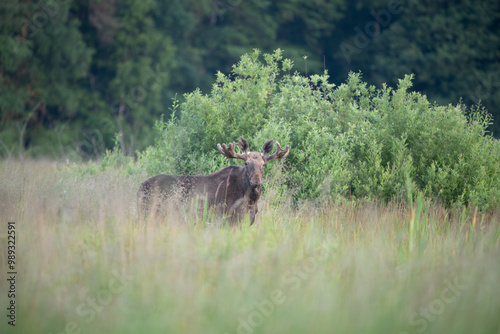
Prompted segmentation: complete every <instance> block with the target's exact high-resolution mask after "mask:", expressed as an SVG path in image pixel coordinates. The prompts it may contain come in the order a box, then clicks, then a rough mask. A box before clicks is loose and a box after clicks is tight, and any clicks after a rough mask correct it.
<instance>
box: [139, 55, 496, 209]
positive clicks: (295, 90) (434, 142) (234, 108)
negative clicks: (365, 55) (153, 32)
mask: <svg viewBox="0 0 500 334" xmlns="http://www.w3.org/2000/svg"><path fill="white" fill-rule="evenodd" d="M263 58H264V61H263V60H262V57H261V56H260V52H259V51H258V50H255V51H254V52H253V53H252V54H245V55H244V56H243V57H242V58H241V61H240V62H239V63H237V64H236V65H235V66H234V67H233V70H232V73H231V75H229V76H228V75H225V74H223V73H220V72H219V73H218V74H217V81H216V83H215V84H214V85H213V87H212V90H211V92H210V93H209V94H206V95H205V94H202V93H201V92H200V91H199V90H196V91H194V92H192V93H189V94H186V96H185V97H184V102H182V103H180V104H174V107H173V109H172V118H170V119H168V120H166V121H159V122H157V125H156V128H157V130H158V131H159V134H160V138H159V139H158V140H157V143H156V145H155V146H154V147H150V148H149V149H147V150H146V151H145V152H144V153H143V154H141V155H140V159H139V163H140V164H141V165H144V166H145V167H146V169H147V171H148V173H150V174H155V173H161V172H168V173H208V172H212V171H215V170H217V169H218V168H221V167H222V166H226V165H228V162H227V161H226V159H225V158H224V157H223V156H222V155H221V154H219V153H218V151H217V149H216V144H217V143H223V142H224V143H227V142H232V141H233V140H237V138H238V137H239V136H240V135H241V136H244V137H245V138H247V139H248V140H249V142H250V144H251V148H252V150H260V148H261V145H262V144H263V143H264V142H265V141H266V140H268V139H274V140H278V141H279V142H280V143H282V144H283V145H290V146H291V153H290V155H289V156H288V157H287V158H286V159H285V160H284V161H283V162H282V163H283V164H284V166H283V168H284V169H285V171H284V173H283V174H284V175H285V177H284V178H283V180H281V181H282V182H283V183H285V184H286V185H287V186H288V189H291V190H294V191H295V192H296V198H298V199H305V198H332V199H336V198H346V197H349V196H356V197H361V198H368V199H375V198H385V199H390V198H395V197H401V196H403V197H404V198H407V196H413V195H414V194H415V192H416V191H421V192H423V193H424V194H425V195H426V196H429V197H431V196H432V197H436V198H440V199H442V200H443V201H445V202H447V203H455V202H459V203H463V204H472V205H478V206H480V207H483V208H489V207H492V206H496V205H498V204H499V203H500V143H499V142H498V140H496V139H494V138H493V137H491V136H489V135H487V134H486V128H487V127H488V125H489V123H490V120H491V119H490V116H489V115H488V114H487V113H485V112H484V111H483V110H481V109H473V110H468V109H466V108H465V107H464V106H463V105H461V104H457V105H448V106H440V105H437V104H433V103H430V102H429V101H428V99H427V98H426V97H425V96H424V95H422V94H420V93H418V92H411V91H409V88H410V87H411V85H412V77H411V76H406V77H405V78H403V79H401V80H399V84H398V86H397V88H395V89H392V88H390V87H388V86H387V85H383V86H382V87H381V88H380V89H377V88H375V87H374V86H369V85H367V84H366V83H365V82H363V81H362V80H361V75H360V74H357V73H351V74H350V75H349V78H348V80H347V81H346V82H345V83H343V84H341V85H339V86H336V85H334V84H332V83H330V82H329V77H328V75H327V74H326V73H325V74H323V75H312V76H304V75H302V74H300V73H298V72H295V73H292V70H293V69H292V67H293V63H292V61H291V60H289V59H283V57H282V52H281V50H279V49H278V50H276V51H275V52H274V53H273V54H265V55H264V56H263ZM176 115H180V116H179V118H177V117H176ZM268 173H271V174H272V171H271V172H268Z"/></svg>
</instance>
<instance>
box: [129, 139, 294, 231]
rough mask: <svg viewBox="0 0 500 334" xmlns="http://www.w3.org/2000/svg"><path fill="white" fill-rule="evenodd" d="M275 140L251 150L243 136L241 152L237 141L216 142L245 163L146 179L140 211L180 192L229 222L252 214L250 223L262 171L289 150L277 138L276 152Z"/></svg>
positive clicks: (227, 154) (224, 150)
mask: <svg viewBox="0 0 500 334" xmlns="http://www.w3.org/2000/svg"><path fill="white" fill-rule="evenodd" d="M273 146H274V145H273V140H272V139H271V140H268V141H266V142H265V143H264V145H263V146H262V151H261V152H260V153H259V152H250V147H249V145H248V142H247V141H246V140H245V138H243V137H240V138H239V140H238V147H239V149H240V152H242V153H241V154H238V153H236V152H235V150H234V149H235V143H234V142H233V143H230V144H229V147H228V146H226V144H222V146H221V145H220V144H217V149H218V150H219V152H220V153H221V154H222V155H224V156H225V157H227V158H230V159H241V160H243V161H244V162H245V166H235V165H233V166H228V167H225V168H223V169H221V170H219V171H217V172H215V173H212V174H210V175H206V176H192V175H166V174H160V175H156V176H153V177H151V178H149V179H147V180H146V181H144V182H143V183H142V184H141V186H140V188H139V191H138V193H137V197H138V204H139V210H140V211H141V213H143V214H144V215H147V214H148V212H149V211H151V207H152V206H153V204H154V203H157V204H159V203H161V202H162V201H164V200H166V199H167V198H169V197H172V195H174V194H177V195H179V196H180V198H181V199H184V200H185V199H189V198H191V199H193V198H196V197H198V198H199V199H201V200H202V201H207V204H208V206H207V207H208V208H217V209H220V212H221V213H223V214H224V215H225V216H226V217H228V218H229V222H230V223H231V224H232V225H233V224H237V223H239V222H241V221H242V219H243V217H244V215H245V214H246V213H249V215H250V225H252V224H253V223H254V222H255V215H256V214H257V211H258V208H257V202H258V201H259V198H260V195H261V192H262V174H263V173H264V168H265V166H266V163H267V162H268V161H270V160H274V159H283V158H285V157H286V156H287V155H288V153H289V152H290V147H289V146H288V145H287V146H286V147H285V149H284V150H283V149H281V146H280V144H279V143H278V142H277V141H276V152H275V153H274V154H272V155H269V154H270V153H271V151H272V150H273Z"/></svg>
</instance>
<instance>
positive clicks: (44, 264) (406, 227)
mask: <svg viewBox="0 0 500 334" xmlns="http://www.w3.org/2000/svg"><path fill="white" fill-rule="evenodd" d="M86 170H87V167H86V165H76V166H75V165H68V164H62V163H54V162H25V163H24V164H20V163H18V162H13V161H3V162H1V163H0V180H1V181H0V185H1V187H0V203H1V204H0V216H1V217H2V222H1V223H2V225H1V226H2V227H1V233H2V234H1V235H2V238H1V242H0V253H1V254H2V255H1V257H0V259H1V261H0V267H1V271H2V277H5V276H6V273H7V271H8V269H7V256H6V254H7V222H9V221H13V222H15V233H16V234H15V235H16V248H15V266H16V270H17V276H16V281H15V290H16V296H15V302H16V320H15V327H13V326H11V325H9V324H8V321H9V318H8V317H6V315H7V314H8V312H9V311H8V310H7V309H6V307H7V305H9V304H8V303H9V299H8V296H7V291H8V290H9V288H10V285H9V284H10V283H9V282H8V281H7V280H6V279H2V280H1V283H0V291H1V295H0V301H1V303H0V304H1V305H2V313H3V314H2V317H1V319H2V320H1V324H0V328H1V330H0V332H1V333H46V334H49V333H53V334H55V333H139V332H140V333H395V334H400V333H467V334H469V333H500V265H499V264H500V262H499V261H500V260H499V259H500V245H499V244H500V225H499V222H500V212H499V211H498V210H497V211H491V210H490V211H481V210H477V209H475V208H474V207H471V206H470V207H469V206H459V205H455V206H453V205H452V206H443V205H442V204H440V203H439V202H438V201H434V200H431V199H427V198H424V197H423V196H421V195H417V196H415V198H413V199H412V200H411V201H409V202H408V203H406V204H404V203H402V202H393V201H389V202H380V203H379V202H375V201H368V200H365V201H338V202H312V201H311V202H300V203H296V202H293V200H292V197H291V196H288V195H287V194H286V193H277V192H275V191H273V189H272V188H268V189H265V190H264V195H263V198H262V199H261V202H260V212H259V214H258V217H257V222H258V223H257V224H256V225H253V226H251V227H250V226H248V224H243V225H242V226H241V227H233V228H231V227H229V226H227V225H224V224H220V223H219V221H218V220H217V218H214V217H210V216H209V215H203V216H202V215H199V216H198V215H189V213H186V214H185V215H183V214H180V215H177V216H169V217H166V218H163V219H156V220H149V221H146V222H139V221H138V220H137V219H136V209H135V195H136V191H137V188H138V186H139V184H140V182H141V181H142V180H143V178H144V175H142V176H127V174H126V173H124V172H123V171H122V170H120V169H109V170H107V171H106V170H105V171H98V172H88V173H86V172H82V171H86ZM267 177H268V178H272V175H271V173H269V175H268V176H267ZM277 196H280V198H279V201H277V200H276V197H277Z"/></svg>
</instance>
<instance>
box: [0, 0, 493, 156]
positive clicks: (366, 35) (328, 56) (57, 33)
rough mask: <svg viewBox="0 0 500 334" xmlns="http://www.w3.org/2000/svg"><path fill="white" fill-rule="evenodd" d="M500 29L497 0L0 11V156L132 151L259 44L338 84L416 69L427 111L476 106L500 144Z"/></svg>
mask: <svg viewBox="0 0 500 334" xmlns="http://www.w3.org/2000/svg"><path fill="white" fill-rule="evenodd" d="M498 31H500V3H499V2H498V1H494V0H491V1H490V0H482V1H479V2H476V1H472V0H461V1H445V0H438V1H429V0H413V1H408V2H407V1H400V2H398V1H396V0H384V1H378V0H376V1H373V0H372V1H368V0H358V1H348V0H314V1H311V0H307V1H306V0H289V1H268V0H254V1H244V0H198V1H192V0H185V1H181V0H169V1H160V0H146V1H131V0H109V1H90V0H76V1H68V0H45V1H12V0H10V1H2V2H1V4H0V41H1V43H0V117H1V125H0V156H2V157H9V156H20V157H21V158H22V157H23V156H47V157H51V158H63V157H64V158H70V159H81V158H83V159H89V158H92V159H93V158H99V157H101V156H102V155H103V153H104V152H105V150H106V149H107V148H111V147H113V146H114V145H115V139H116V138H118V142H117V144H118V145H119V146H120V148H121V151H122V152H125V153H126V154H128V155H132V154H134V153H135V152H136V151H137V150H143V149H144V148H145V147H147V146H149V145H151V144H153V142H154V135H155V133H154V131H152V130H151V129H152V126H153V123H154V121H155V120H158V119H160V117H161V115H162V114H164V115H166V116H169V115H170V114H171V111H170V109H171V108H172V101H173V100H172V99H173V98H174V97H176V96H177V99H178V100H179V101H181V102H182V101H183V100H184V96H183V94H184V93H186V92H191V91H193V90H195V89H196V88H197V87H199V88H200V90H201V92H202V93H208V92H210V90H211V89H212V85H213V84H214V83H215V82H216V73H217V71H221V72H223V73H230V72H231V66H232V65H233V64H235V63H236V62H237V61H238V59H239V58H240V57H241V55H242V54H244V53H251V52H252V49H254V48H258V49H260V50H261V51H262V52H264V53H266V52H267V53H270V52H272V51H273V50H275V49H277V48H281V49H283V50H284V56H285V57H286V58H289V59H291V60H292V61H293V63H294V67H293V71H299V72H300V73H301V74H302V75H307V76H310V75H313V74H323V72H324V70H327V71H328V74H329V80H330V82H332V83H336V84H340V83H343V82H346V80H348V73H349V72H350V71H353V72H356V73H357V72H361V73H362V75H361V78H362V80H364V81H365V82H367V83H368V84H370V85H371V84H374V85H376V87H381V86H382V83H384V82H386V83H387V84H388V85H389V86H391V87H395V86H396V85H397V83H398V79H401V78H403V77H404V76H405V74H411V73H413V74H414V79H413V82H412V84H413V87H412V90H415V91H419V92H421V93H423V94H425V95H426V96H427V98H428V99H429V101H430V102H431V103H433V102H434V101H435V102H437V103H438V104H444V105H446V104H448V103H452V104H457V103H463V104H464V105H465V106H467V107H469V108H470V107H472V106H475V105H476V104H477V103H479V102H481V105H483V106H485V107H486V109H487V110H488V112H489V113H491V114H492V115H493V116H494V121H493V124H492V125H491V126H490V130H491V131H492V132H493V133H494V135H495V136H496V137H498V136H499V135H500V115H499V113H500V35H499V34H498ZM473 108H475V107H473ZM117 134H119V136H117ZM228 140H229V139H228Z"/></svg>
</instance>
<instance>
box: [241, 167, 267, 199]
mask: <svg viewBox="0 0 500 334" xmlns="http://www.w3.org/2000/svg"><path fill="white" fill-rule="evenodd" d="M243 172H244V173H245V170H243ZM244 180H245V184H244V188H245V197H246V198H247V199H248V202H249V204H254V203H256V202H257V201H258V200H259V198H260V194H261V192H262V186H257V187H252V185H251V184H250V180H249V179H248V178H246V177H245V178H244Z"/></svg>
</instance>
